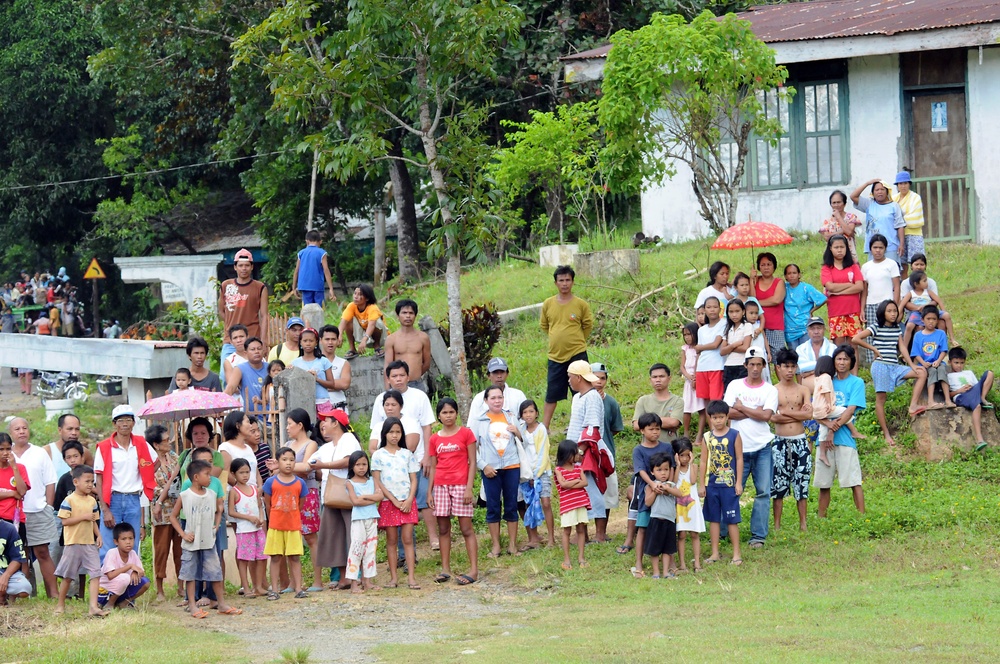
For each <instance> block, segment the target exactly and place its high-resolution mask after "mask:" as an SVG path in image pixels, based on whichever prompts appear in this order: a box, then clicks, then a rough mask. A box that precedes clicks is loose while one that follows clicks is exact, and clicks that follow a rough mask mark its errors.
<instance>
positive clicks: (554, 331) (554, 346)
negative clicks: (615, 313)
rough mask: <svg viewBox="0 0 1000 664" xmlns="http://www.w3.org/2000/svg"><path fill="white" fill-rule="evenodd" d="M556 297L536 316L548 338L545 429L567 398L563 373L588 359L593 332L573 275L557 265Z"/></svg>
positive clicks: (567, 387) (546, 303) (589, 313)
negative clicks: (588, 342) (577, 292)
mask: <svg viewBox="0 0 1000 664" xmlns="http://www.w3.org/2000/svg"><path fill="white" fill-rule="evenodd" d="M553 276H554V277H555V281H556V288H558V289H559V293H558V294H557V295H553V296H552V297H550V298H548V299H547V300H545V302H543V303H542V313H541V316H540V317H539V321H540V325H541V328H542V331H543V332H545V333H546V334H548V335H549V352H548V357H549V370H548V386H547V388H546V391H545V414H544V416H543V417H542V423H543V424H544V425H545V428H546V429H549V424H550V423H551V422H552V415H553V414H554V413H555V412H556V404H557V403H558V402H560V401H562V400H563V399H565V398H566V395H567V391H568V390H569V374H568V373H567V372H566V370H567V369H568V368H569V365H570V364H571V363H572V362H574V361H576V360H587V361H588V362H589V361H590V360H589V358H588V357H587V338H588V337H589V336H590V331H591V330H593V329H594V315H593V314H592V313H591V311H590V305H589V304H587V303H586V302H585V301H584V300H582V299H580V298H578V297H577V296H575V295H573V280H574V278H575V277H576V272H574V271H573V268H571V267H570V266H568V265H560V266H559V267H557V268H556V271H555V274H554V275H553Z"/></svg>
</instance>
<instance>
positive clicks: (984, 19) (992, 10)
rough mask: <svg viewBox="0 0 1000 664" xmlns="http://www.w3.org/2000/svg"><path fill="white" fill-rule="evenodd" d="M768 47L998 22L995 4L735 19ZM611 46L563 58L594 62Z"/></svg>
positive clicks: (912, 2)
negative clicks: (748, 26) (745, 22)
mask: <svg viewBox="0 0 1000 664" xmlns="http://www.w3.org/2000/svg"><path fill="white" fill-rule="evenodd" d="M737 16H739V17H740V18H742V19H746V20H748V21H750V23H751V24H752V25H753V31H754V34H756V35H757V37H758V38H759V39H761V40H762V41H764V42H765V43H768V44H773V43H776V42H787V41H805V40H810V39H837V38H842V37H862V36H866V35H886V36H891V35H894V34H896V33H899V32H918V31H921V30H938V29H941V28H955V27H961V26H967V25H977V24H984V23H998V22H1000V0H811V1H808V2H791V3H788V4H780V5H757V6H754V7H751V8H750V9H748V10H747V11H745V12H740V13H739V14H737ZM610 50H611V45H610V44H606V45H604V46H599V47H598V48H592V49H590V50H588V51H581V52H580V53H575V54H573V55H567V56H565V57H564V58H562V59H563V60H595V59H598V58H604V57H606V56H607V54H608V51H610Z"/></svg>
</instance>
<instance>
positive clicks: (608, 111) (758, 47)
mask: <svg viewBox="0 0 1000 664" xmlns="http://www.w3.org/2000/svg"><path fill="white" fill-rule="evenodd" d="M611 42H612V44H613V48H612V49H611V52H610V53H609V54H608V61H607V65H606V67H605V71H604V84H603V87H602V93H603V96H602V98H601V101H600V112H599V116H600V122H601V126H602V127H603V129H604V131H605V132H606V133H607V136H608V150H607V157H608V159H609V161H610V163H611V164H612V166H611V172H610V174H609V181H611V182H614V183H615V185H616V187H618V188H620V189H622V190H624V191H639V190H640V189H641V187H642V186H643V183H644V182H646V181H653V182H656V181H659V180H660V179H662V178H663V177H665V176H669V177H672V176H673V175H674V173H675V167H674V166H673V165H672V162H673V161H680V162H683V163H685V164H687V165H688V166H689V167H690V168H691V170H692V171H693V172H694V176H695V194H696V196H697V198H698V201H699V204H700V206H701V215H702V217H704V219H705V221H707V222H708V224H709V227H710V228H711V229H712V230H713V231H715V232H716V233H718V232H721V231H722V230H724V229H725V228H727V227H729V226H732V225H733V224H734V223H735V222H736V219H735V216H736V198H737V194H738V190H739V186H740V182H741V181H742V178H743V172H744V164H745V160H746V155H747V150H748V148H749V141H750V137H751V135H753V136H754V137H756V138H759V139H761V140H766V141H769V142H771V143H772V144H774V143H776V141H777V138H778V136H779V135H780V134H781V131H782V128H781V123H780V121H779V120H778V119H777V118H772V117H768V116H767V113H766V111H765V106H764V103H763V99H764V95H765V94H766V93H770V94H777V95H778V96H779V97H782V98H788V97H790V96H791V95H792V94H794V90H792V89H791V88H784V87H781V86H782V84H783V83H784V81H785V79H786V78H787V76H788V72H787V70H786V69H785V68H784V67H782V66H779V65H776V64H775V60H774V51H772V50H771V49H770V48H768V46H767V45H766V44H764V43H763V42H762V41H760V40H759V39H757V37H756V36H755V35H754V34H753V31H752V30H751V26H750V23H749V21H742V20H739V19H737V18H736V16H735V15H734V14H728V15H726V16H725V17H723V18H721V19H716V17H715V16H713V15H712V14H711V12H708V11H705V12H702V13H701V14H699V15H698V16H697V17H695V18H694V20H692V21H691V23H686V22H685V21H684V19H683V18H682V17H680V16H677V15H673V16H666V15H664V14H656V15H654V16H653V19H652V21H651V23H650V24H649V25H647V26H645V27H643V28H641V29H639V30H636V31H634V32H629V31H627V30H622V31H620V32H618V33H616V34H615V35H614V36H613V37H612V39H611Z"/></svg>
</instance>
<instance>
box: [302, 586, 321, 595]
mask: <svg viewBox="0 0 1000 664" xmlns="http://www.w3.org/2000/svg"><path fill="white" fill-rule="evenodd" d="M306 592H307V593H321V592H323V586H309V587H308V588H306Z"/></svg>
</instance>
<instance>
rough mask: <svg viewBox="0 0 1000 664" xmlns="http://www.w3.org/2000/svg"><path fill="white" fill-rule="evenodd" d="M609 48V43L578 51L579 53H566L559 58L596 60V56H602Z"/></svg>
mask: <svg viewBox="0 0 1000 664" xmlns="http://www.w3.org/2000/svg"><path fill="white" fill-rule="evenodd" d="M610 50H611V44H605V45H604V46H598V47H597V48H592V49H590V50H589V51H580V52H579V53H574V54H573V55H567V56H564V57H562V58H559V59H560V60H596V59H597V58H603V57H605V56H606V55H607V54H608V51H610Z"/></svg>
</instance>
